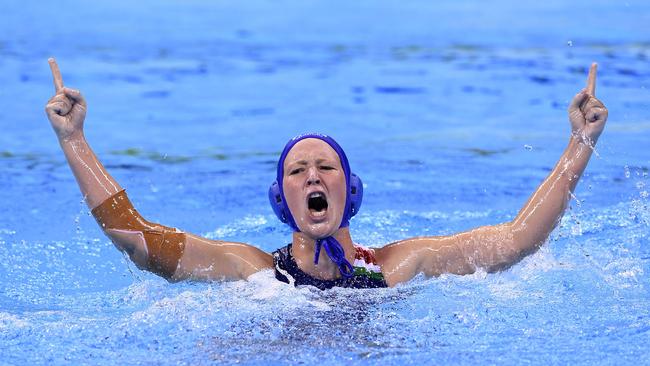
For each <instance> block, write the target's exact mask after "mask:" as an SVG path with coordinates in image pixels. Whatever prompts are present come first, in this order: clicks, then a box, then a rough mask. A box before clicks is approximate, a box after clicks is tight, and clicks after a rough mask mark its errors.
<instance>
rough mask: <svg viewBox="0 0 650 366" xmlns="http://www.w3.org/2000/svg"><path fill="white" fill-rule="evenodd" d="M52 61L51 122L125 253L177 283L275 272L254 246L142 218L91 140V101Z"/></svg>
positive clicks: (110, 233) (85, 193) (99, 216)
mask: <svg viewBox="0 0 650 366" xmlns="http://www.w3.org/2000/svg"><path fill="white" fill-rule="evenodd" d="M48 61H49V63H50V68H51V70H52V76H53V78H54V88H55V95H54V96H53V97H52V98H51V99H50V100H49V101H48V103H47V105H46V107H45V111H46V113H47V116H48V119H49V120H50V123H51V125H52V127H53V128H54V132H55V133H56V135H57V137H58V139H59V144H60V145H61V149H62V150H63V153H64V154H65V157H66V159H67V161H68V164H69V165H70V168H71V169H72V173H73V174H74V176H75V178H76V180H77V183H78V184H79V188H80V189H81V193H82V194H83V196H84V199H85V201H86V203H87V204H88V207H89V208H90V209H91V210H92V213H93V215H94V216H95V219H96V220H97V222H98V223H99V224H100V226H101V227H102V230H104V233H105V234H106V235H107V236H108V237H109V238H110V239H111V241H113V243H114V244H115V246H116V247H117V248H118V249H119V250H121V251H124V252H126V253H128V254H129V257H130V258H131V260H133V262H134V263H135V264H136V265H137V266H138V267H139V268H141V269H144V270H149V271H151V272H154V273H156V274H158V275H160V276H162V277H164V278H166V279H168V280H174V281H177V280H182V279H186V278H192V279H201V280H209V279H245V278H247V277H248V276H250V275H251V274H253V273H255V272H257V271H260V270H262V269H265V268H270V267H272V265H273V259H272V257H271V256H270V255H269V254H268V253H265V252H263V251H261V250H259V249H257V248H255V247H253V246H250V245H247V244H242V243H232V242H223V241H215V240H208V239H205V238H202V237H199V236H196V235H193V234H190V233H185V232H182V231H180V230H178V229H175V228H170V227H167V226H163V225H160V224H156V223H152V222H149V221H147V220H145V219H144V218H143V217H142V216H140V214H139V213H138V212H137V211H136V210H135V208H133V205H131V202H130V201H129V199H128V197H127V196H126V192H125V191H124V189H123V188H122V187H121V186H120V185H119V184H118V183H117V181H115V179H113V177H111V175H110V174H108V172H107V171H106V169H105V168H104V166H103V165H102V164H101V163H100V162H99V159H97V156H96V155H95V153H94V152H93V151H92V149H91V148H90V146H89V145H88V142H87V141H86V138H85V136H84V133H83V123H84V119H85V116H86V101H85V100H84V98H83V96H82V95H81V93H80V92H79V91H78V90H74V89H70V88H66V87H64V86H63V78H62V77H61V73H60V71H59V68H58V66H57V64H56V62H55V61H54V59H49V60H48Z"/></svg>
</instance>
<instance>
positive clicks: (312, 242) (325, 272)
mask: <svg viewBox="0 0 650 366" xmlns="http://www.w3.org/2000/svg"><path fill="white" fill-rule="evenodd" d="M332 236H333V237H334V239H336V240H337V241H338V242H339V243H341V246H342V247H343V250H344V251H345V258H346V259H347V260H348V261H349V262H350V263H354V255H355V251H356V250H355V249H354V243H353V242H352V237H351V236H350V229H349V228H347V227H343V228H340V229H338V230H337V231H336V232H335V233H334V235H332ZM291 249H292V254H293V257H294V259H295V260H296V264H297V265H298V268H300V269H301V270H302V271H303V272H305V273H307V274H309V275H311V276H314V277H316V278H320V279H323V280H331V279H335V278H339V277H341V273H340V272H339V267H338V266H337V265H336V264H335V263H334V262H332V260H331V259H330V257H329V256H328V255H327V252H326V251H325V249H324V248H323V249H321V251H320V255H319V256H318V264H314V252H315V249H316V238H311V237H309V236H307V235H305V234H304V233H301V232H294V233H293V243H292V246H291Z"/></svg>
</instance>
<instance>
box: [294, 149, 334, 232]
mask: <svg viewBox="0 0 650 366" xmlns="http://www.w3.org/2000/svg"><path fill="white" fill-rule="evenodd" d="M282 186H283V190H284V197H285V199H286V201H287V205H288V206H289V210H290V211H291V215H292V216H293V218H294V220H295V221H296V225H298V228H299V229H300V231H301V232H303V233H304V234H306V235H308V236H309V237H311V238H313V239H321V238H325V237H327V236H330V235H333V234H334V232H336V230H338V228H339V226H340V225H341V220H342V218H343V209H344V208H345V195H346V192H345V188H346V186H345V173H344V171H343V167H341V160H340V159H339V156H338V154H337V153H336V151H334V149H332V147H331V146H330V145H329V144H327V143H326V142H324V141H322V140H319V139H313V138H307V139H304V140H302V141H299V142H298V143H297V144H295V145H294V146H293V148H291V150H290V151H289V153H288V154H287V157H286V159H285V160H284V177H283V179H282Z"/></svg>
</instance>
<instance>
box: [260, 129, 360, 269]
mask: <svg viewBox="0 0 650 366" xmlns="http://www.w3.org/2000/svg"><path fill="white" fill-rule="evenodd" d="M309 138H314V139H318V140H321V141H324V142H326V143H327V144H328V145H330V146H331V147H332V149H334V151H336V154H337V155H338V156H339V159H340V160H341V167H342V168H343V173H344V175H345V185H346V192H347V194H346V197H345V208H344V212H343V218H342V219H341V225H339V228H342V227H347V226H349V225H350V219H351V218H352V217H353V216H354V215H356V214H357V212H359V208H360V207H361V202H362V199H363V184H362V182H361V179H360V178H359V177H358V176H357V175H355V174H354V173H352V172H351V171H350V163H349V162H348V157H347V156H346V155H345V152H344V151H343V149H342V148H341V146H340V145H339V144H338V143H337V142H336V141H335V140H334V139H333V138H331V137H330V136H327V135H323V134H319V133H307V134H302V135H298V136H296V137H294V138H292V139H291V140H289V142H287V144H286V145H285V146H284V149H283V150H282V154H280V159H279V160H278V168H277V176H276V181H275V182H273V184H271V187H270V188H269V202H270V203H271V207H273V212H275V215H276V216H277V217H278V218H279V219H280V221H282V222H284V223H286V224H287V225H289V226H290V227H291V228H292V229H293V230H294V231H298V232H299V231H300V229H299V228H298V225H296V221H295V220H294V218H293V216H292V215H291V211H290V210H289V206H288V205H287V204H286V200H285V197H284V190H283V187H282V178H283V177H284V160H285V159H286V158H287V155H288V154H289V151H290V150H291V148H293V147H294V146H295V145H296V144H297V143H298V142H300V141H302V140H304V139H309ZM321 246H324V247H325V251H326V252H327V254H328V255H329V257H330V259H332V261H333V262H334V263H336V264H337V265H338V266H339V270H340V271H341V274H342V275H343V276H344V277H351V276H352V273H353V268H352V265H350V263H349V262H348V261H347V260H346V259H345V253H344V251H343V248H342V247H341V244H340V243H339V242H338V241H337V240H336V239H334V237H332V236H328V237H326V238H323V239H318V240H316V248H315V253H314V263H316V264H318V256H319V254H320V249H321Z"/></svg>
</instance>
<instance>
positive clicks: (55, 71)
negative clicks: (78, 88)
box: [47, 57, 63, 93]
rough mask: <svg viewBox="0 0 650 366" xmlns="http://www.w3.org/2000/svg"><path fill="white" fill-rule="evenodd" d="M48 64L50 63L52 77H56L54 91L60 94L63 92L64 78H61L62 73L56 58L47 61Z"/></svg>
mask: <svg viewBox="0 0 650 366" xmlns="http://www.w3.org/2000/svg"><path fill="white" fill-rule="evenodd" d="M47 62H49V63H50V69H51V70H52V77H54V90H55V91H56V92H57V93H58V92H60V91H61V90H63V78H62V77H61V71H59V65H57V64H56V60H54V57H50V58H49V59H47Z"/></svg>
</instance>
